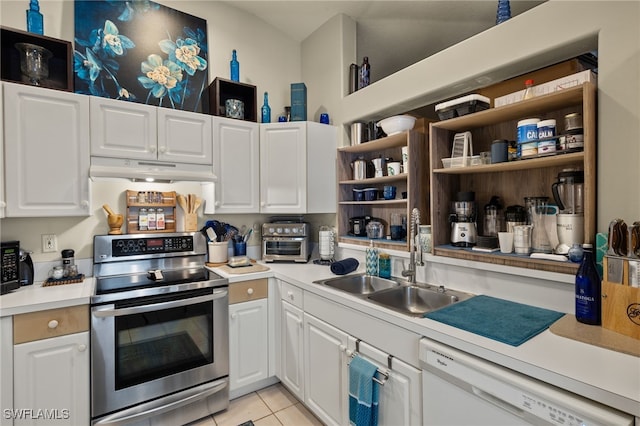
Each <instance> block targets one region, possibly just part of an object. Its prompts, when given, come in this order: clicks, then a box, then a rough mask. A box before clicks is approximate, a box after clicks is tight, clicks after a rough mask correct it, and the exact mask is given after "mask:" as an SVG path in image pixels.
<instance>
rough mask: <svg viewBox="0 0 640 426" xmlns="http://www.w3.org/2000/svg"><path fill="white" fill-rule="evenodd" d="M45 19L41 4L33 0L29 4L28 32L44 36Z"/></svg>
mask: <svg viewBox="0 0 640 426" xmlns="http://www.w3.org/2000/svg"><path fill="white" fill-rule="evenodd" d="M43 22H44V17H43V16H42V13H40V4H39V3H38V0H31V1H30V2H29V9H28V10H27V31H29V32H30V33H34V34H41V35H44V24H43Z"/></svg>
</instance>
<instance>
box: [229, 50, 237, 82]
mask: <svg viewBox="0 0 640 426" xmlns="http://www.w3.org/2000/svg"><path fill="white" fill-rule="evenodd" d="M229 66H230V68H231V81H240V62H238V56H237V54H236V49H233V53H232V54H231V62H230V63H229Z"/></svg>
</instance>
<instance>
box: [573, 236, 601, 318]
mask: <svg viewBox="0 0 640 426" xmlns="http://www.w3.org/2000/svg"><path fill="white" fill-rule="evenodd" d="M582 248H583V249H584V256H583V257H582V263H580V267H579V268H578V272H577V273H576V320H578V321H579V322H582V323H585V324H591V325H599V324H600V314H601V306H602V299H601V292H602V287H601V281H600V275H599V274H598V270H597V267H596V261H595V257H594V255H593V248H592V245H591V244H583V245H582Z"/></svg>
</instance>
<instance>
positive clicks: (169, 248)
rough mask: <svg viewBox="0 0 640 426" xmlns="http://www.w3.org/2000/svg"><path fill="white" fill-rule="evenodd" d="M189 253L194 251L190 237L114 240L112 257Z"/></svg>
mask: <svg viewBox="0 0 640 426" xmlns="http://www.w3.org/2000/svg"><path fill="white" fill-rule="evenodd" d="M188 251H193V237H192V236H190V235H186V236H171V237H167V236H160V237H152V238H149V237H146V238H133V239H114V240H113V241H112V242H111V256H114V257H119V256H136V255H141V254H158V253H175V252H188Z"/></svg>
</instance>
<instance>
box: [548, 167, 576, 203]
mask: <svg viewBox="0 0 640 426" xmlns="http://www.w3.org/2000/svg"><path fill="white" fill-rule="evenodd" d="M551 191H552V192H553V198H554V200H555V202H556V204H557V205H558V207H559V208H560V212H561V213H563V214H584V171H583V170H573V169H565V170H563V171H562V172H560V173H558V179H557V180H556V182H554V183H553V184H552V185H551Z"/></svg>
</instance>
